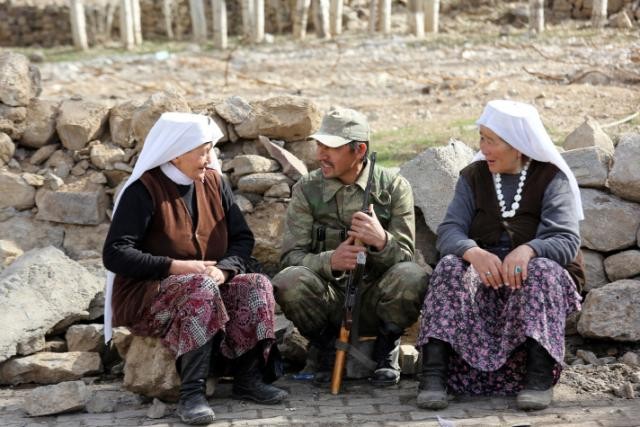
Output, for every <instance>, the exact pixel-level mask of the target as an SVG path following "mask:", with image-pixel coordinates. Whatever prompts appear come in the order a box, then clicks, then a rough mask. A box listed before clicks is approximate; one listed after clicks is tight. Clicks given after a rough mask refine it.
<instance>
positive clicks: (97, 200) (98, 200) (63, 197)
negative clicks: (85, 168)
mask: <svg viewBox="0 0 640 427" xmlns="http://www.w3.org/2000/svg"><path fill="white" fill-rule="evenodd" d="M108 201H109V199H108V197H107V195H106V194H105V192H104V187H103V186H101V185H98V184H94V183H92V182H89V181H88V180H82V181H77V182H74V183H71V184H65V185H63V186H62V187H60V188H59V189H58V191H51V190H48V189H46V188H41V189H40V190H38V193H37V194H36V204H37V205H38V215H37V218H38V219H41V220H47V221H54V222H62V223H67V224H81V225H97V224H100V223H101V222H102V221H103V220H104V219H105V213H106V208H107V204H108Z"/></svg>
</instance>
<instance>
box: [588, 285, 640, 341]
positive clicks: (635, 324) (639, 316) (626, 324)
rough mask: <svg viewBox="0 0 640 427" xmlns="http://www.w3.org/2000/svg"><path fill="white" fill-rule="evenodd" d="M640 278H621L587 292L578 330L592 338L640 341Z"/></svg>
mask: <svg viewBox="0 0 640 427" xmlns="http://www.w3.org/2000/svg"><path fill="white" fill-rule="evenodd" d="M638 307H640V281H638V280H619V281H617V282H613V283H609V284H608V285H606V286H603V287H601V288H598V289H594V290H592V291H591V292H589V294H588V295H587V298H586V301H585V303H584V305H583V306H582V314H581V316H580V320H579V321H578V332H580V335H582V336H585V337H589V338H601V339H612V340H615V341H640V310H638Z"/></svg>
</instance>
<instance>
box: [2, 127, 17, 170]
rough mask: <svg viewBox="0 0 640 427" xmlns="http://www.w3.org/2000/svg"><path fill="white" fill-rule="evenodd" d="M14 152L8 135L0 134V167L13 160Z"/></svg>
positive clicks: (14, 148) (14, 149) (13, 145)
mask: <svg viewBox="0 0 640 427" xmlns="http://www.w3.org/2000/svg"><path fill="white" fill-rule="evenodd" d="M15 152H16V145H15V144H14V143H13V141H12V140H11V138H9V135H7V134H6V133H4V132H0V166H4V165H6V164H7V163H9V161H10V160H11V159H12V158H13V154H14V153H15Z"/></svg>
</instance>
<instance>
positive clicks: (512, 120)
mask: <svg viewBox="0 0 640 427" xmlns="http://www.w3.org/2000/svg"><path fill="white" fill-rule="evenodd" d="M476 124H477V125H478V126H480V125H482V126H485V127H487V128H489V129H491V130H492V131H493V132H495V133H496V134H497V135H498V136H499V137H500V138H502V139H503V140H505V141H506V142H507V143H508V144H509V145H511V146H512V147H513V148H515V149H516V150H518V151H520V152H521V153H522V154H525V155H526V156H528V157H530V158H532V159H533V160H537V161H539V162H550V163H553V164H554V165H556V166H557V167H558V169H560V170H561V171H562V172H563V173H564V174H565V175H566V176H567V178H568V179H569V185H570V186H571V192H572V193H573V197H574V199H575V201H576V211H577V214H578V219H579V220H583V219H584V213H583V212H582V200H581V199H580V190H579V189H578V182H577V181H576V178H575V176H574V175H573V172H571V169H570V168H569V165H568V164H567V162H566V161H565V160H564V158H563V157H562V156H561V155H560V153H559V152H558V150H557V149H556V147H555V146H554V145H553V142H551V138H549V134H547V131H546V130H545V129H544V126H543V124H542V120H540V116H539V115H538V111H537V110H536V109H535V107H534V106H533V105H529V104H525V103H522V102H516V101H505V100H496V101H489V103H488V104H487V106H486V107H484V111H483V112H482V115H481V116H480V118H479V119H478V120H477V121H476ZM478 160H484V155H483V154H482V152H480V151H478V152H477V153H476V155H475V157H474V158H473V160H472V161H473V162H475V161H478Z"/></svg>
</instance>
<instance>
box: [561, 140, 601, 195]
mask: <svg viewBox="0 0 640 427" xmlns="http://www.w3.org/2000/svg"><path fill="white" fill-rule="evenodd" d="M562 157H564V159H565V161H566V162H567V164H568V165H569V167H570V168H571V172H573V174H574V175H575V177H576V180H577V181H578V185H580V186H581V187H594V188H605V187H606V185H607V176H608V175H609V163H611V155H610V154H609V153H607V152H606V151H604V150H603V149H602V148H599V147H587V148H576V149H573V150H569V151H565V152H564V153H562Z"/></svg>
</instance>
